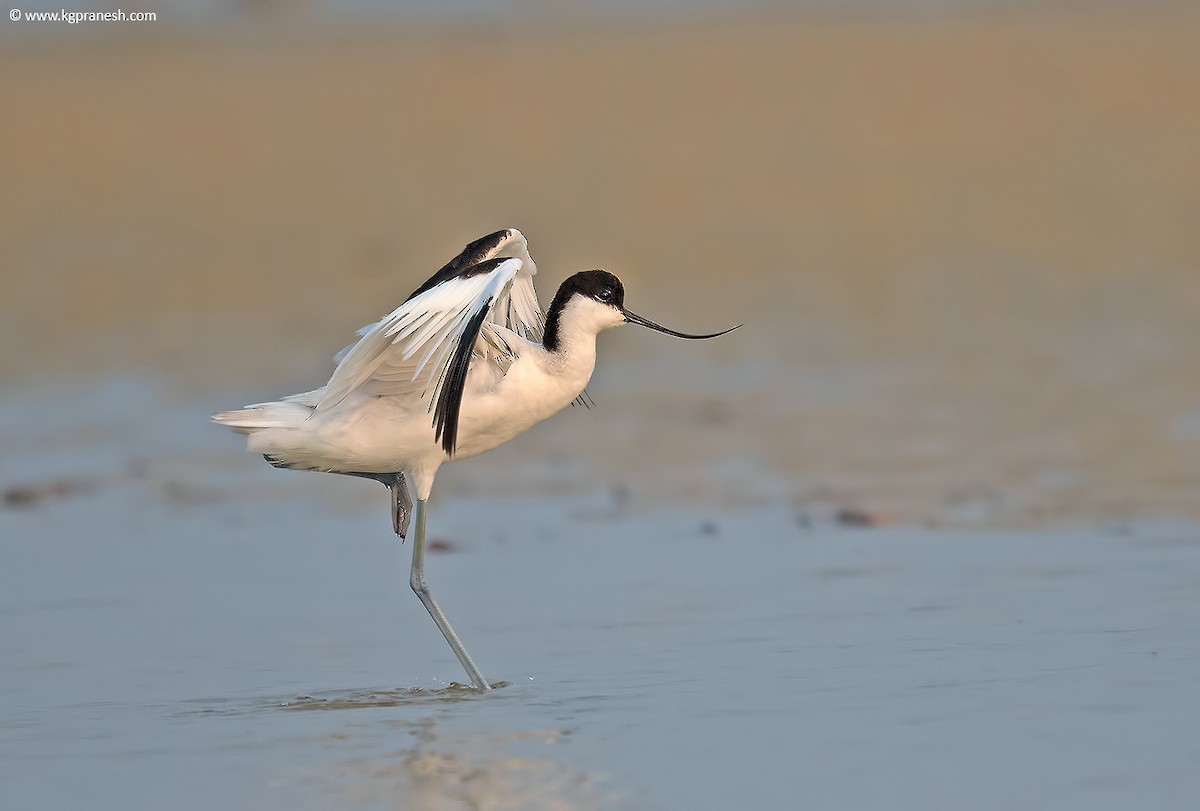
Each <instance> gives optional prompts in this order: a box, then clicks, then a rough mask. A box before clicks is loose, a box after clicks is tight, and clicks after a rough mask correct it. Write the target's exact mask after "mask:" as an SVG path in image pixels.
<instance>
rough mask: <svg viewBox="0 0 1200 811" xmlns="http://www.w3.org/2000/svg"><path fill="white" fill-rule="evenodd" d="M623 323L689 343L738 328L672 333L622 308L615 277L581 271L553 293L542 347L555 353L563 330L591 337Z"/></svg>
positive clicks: (620, 286)
mask: <svg viewBox="0 0 1200 811" xmlns="http://www.w3.org/2000/svg"><path fill="white" fill-rule="evenodd" d="M564 322H565V324H564ZM627 323H628V324H640V325H641V326H643V327H648V328H650V329H652V330H655V331H657V332H663V333H666V334H667V335H673V336H675V337H676V338H688V339H689V340H701V339H704V338H716V337H717V336H718V335H724V334H725V333H727V332H733V330H735V329H737V328H738V327H740V326H741V324H738V326H737V327H731V328H729V329H727V330H722V331H721V332H714V333H711V334H709V335H691V334H689V333H686V332H676V331H675V330H673V329H668V328H667V327H664V326H663V325H661V324H656V323H655V322H653V321H651V320H650V319H648V318H642V317H641V316H640V315H635V314H634V313H631V312H630V311H629V310H627V309H625V285H623V284H621V280H620V279H618V278H617V277H616V276H614V275H612V274H611V273H609V272H608V271H606V270H584V271H581V272H579V273H576V274H575V275H574V276H571V277H569V278H567V279H566V281H564V282H563V283H562V284H561V285H559V287H558V292H557V293H555V294H554V301H553V302H551V304H550V309H549V310H548V311H547V313H546V336H545V345H546V348H547V349H549V350H550V351H552V352H553V351H556V350H557V349H558V347H559V343H560V341H561V339H562V331H563V330H564V329H571V330H579V331H582V332H585V333H589V334H591V335H595V334H597V333H599V332H601V331H602V330H606V329H609V328H610V327H618V326H620V325H621V324H627ZM566 325H569V326H566Z"/></svg>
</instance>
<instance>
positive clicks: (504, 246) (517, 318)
mask: <svg viewBox="0 0 1200 811" xmlns="http://www.w3.org/2000/svg"><path fill="white" fill-rule="evenodd" d="M510 258H511V259H520V260H521V269H520V271H519V272H518V273H517V275H516V277H515V278H514V279H513V283H512V284H511V285H510V286H509V287H506V288H505V289H504V291H503V292H502V293H501V294H500V297H499V298H498V299H497V300H496V302H495V305H494V306H493V307H492V310H491V312H490V313H489V315H488V318H487V322H488V323H492V324H495V325H496V326H499V327H504V328H506V329H510V330H512V331H513V332H515V333H517V334H518V335H520V336H521V337H522V338H526V339H528V340H530V341H533V342H535V343H538V342H540V341H541V340H542V331H543V329H544V328H545V326H546V314H545V313H544V312H543V311H542V307H541V305H540V304H539V303H538V299H537V293H536V292H535V291H534V289H533V277H534V276H536V275H537V264H536V263H535V262H534V261H533V257H532V256H530V255H529V243H528V242H527V241H526V239H525V235H524V234H522V233H521V232H520V231H518V230H517V229H516V228H505V229H503V230H501V231H496V232H495V233H492V234H488V235H487V236H485V237H480V238H479V239H477V240H475V241H474V242H471V243H468V244H467V246H466V247H465V248H463V249H462V251H460V252H459V254H458V256H455V257H454V258H453V259H451V260H450V261H449V262H447V263H446V264H445V265H443V266H442V268H441V270H439V271H438V272H437V273H435V274H433V275H432V276H430V277H429V279H428V280H427V281H426V282H425V283H424V284H422V285H421V286H420V287H418V288H417V289H416V290H415V291H414V292H413V294H412V295H411V296H409V297H408V301H412V300H413V299H414V298H416V297H417V296H419V295H422V294H424V293H427V292H429V291H430V290H432V289H433V288H435V287H437V286H438V285H441V284H444V283H446V282H448V281H451V280H453V279H456V278H459V277H460V276H461V275H462V274H463V273H464V272H466V271H469V270H471V269H472V268H474V267H475V266H477V265H478V264H479V263H481V262H486V261H487V260H489V259H510ZM405 303H408V302H407V301H406V302H405ZM375 326H376V325H375V324H367V325H366V326H365V327H363V328H362V329H360V330H359V331H358V334H359V336H360V337H365V336H366V335H367V333H368V332H370V331H371V330H373V329H374V328H375ZM356 345H357V344H356V343H355V344H350V345H349V346H347V347H345V348H344V349H342V351H340V352H338V353H337V354H336V355H335V356H334V358H333V362H334V363H341V362H342V361H343V360H344V359H345V357H346V355H347V354H349V352H350V350H351V349H353V348H354V347H355V346H356Z"/></svg>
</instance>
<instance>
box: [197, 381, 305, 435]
mask: <svg viewBox="0 0 1200 811" xmlns="http://www.w3.org/2000/svg"><path fill="white" fill-rule="evenodd" d="M321 393H322V392H321V390H320V389H318V390H317V391H309V392H305V393H304V394H293V395H292V396H291V397H285V398H283V399H282V400H279V401H276V402H271V403H255V404H254V405H248V406H246V407H245V408H240V409H238V410H237V411H218V412H217V413H216V414H213V415H212V420H213V422H215V423H219V424H221V425H225V426H228V427H229V428H231V429H233V430H234V431H236V432H237V433H239V434H247V435H249V434H255V433H257V432H259V431H263V430H266V429H268V428H284V429H287V428H299V427H301V426H302V425H304V422H305V420H307V419H308V418H309V417H310V416H311V415H312V413H313V408H315V407H316V404H317V402H319V401H320V399H321Z"/></svg>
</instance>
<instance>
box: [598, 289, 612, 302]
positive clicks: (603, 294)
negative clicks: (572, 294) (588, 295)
mask: <svg viewBox="0 0 1200 811" xmlns="http://www.w3.org/2000/svg"><path fill="white" fill-rule="evenodd" d="M612 297H613V291H612V290H608V289H605V290H601V291H600V292H599V293H597V294H596V298H597V299H599V300H600V301H612Z"/></svg>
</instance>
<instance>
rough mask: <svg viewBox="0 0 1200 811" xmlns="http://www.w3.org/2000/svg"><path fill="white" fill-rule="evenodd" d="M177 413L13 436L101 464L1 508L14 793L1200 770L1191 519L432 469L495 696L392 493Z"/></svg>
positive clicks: (988, 782)
mask: <svg viewBox="0 0 1200 811" xmlns="http://www.w3.org/2000/svg"><path fill="white" fill-rule="evenodd" d="M128 387H132V388H133V390H134V391H135V392H136V393H137V394H138V396H141V397H146V396H154V388H153V387H139V386H138V385H137V384H134V383H129V382H128V381H127V382H126V383H125V384H123V385H116V384H113V385H110V386H109V387H108V388H106V389H102V390H101V391H100V392H99V393H96V392H93V393H91V394H90V395H86V396H85V399H86V398H87V397H90V398H91V399H90V400H89V402H90V403H91V404H92V405H93V409H92V411H93V413H99V414H103V413H104V408H103V406H102V405H100V404H101V403H103V402H105V401H109V402H111V404H112V409H113V414H114V415H116V414H119V413H121V411H122V409H121V403H122V402H123V397H122V396H120V394H119V393H120V392H121V391H123V390H125V389H126V388H128ZM31 402H37V401H36V398H35V399H34V400H25V401H23V402H13V401H12V400H11V398H10V400H9V401H8V403H7V406H6V412H5V413H6V415H7V416H9V417H13V416H15V415H16V414H17V413H18V412H19V411H20V410H21V409H23V408H27V407H28V406H29V404H30V403H31ZM40 405H42V406H45V407H46V410H45V412H44V413H43V415H42V418H43V422H44V424H45V425H47V426H48V427H49V429H52V430H53V432H54V433H59V432H58V431H57V429H54V416H53V412H52V410H51V409H49V408H48V406H49V401H42V402H40ZM162 413H164V414H166V415H167V416H165V417H163V425H162V427H161V430H160V431H156V430H155V429H154V428H153V426H151V428H150V429H149V430H147V431H146V432H145V433H144V434H142V435H141V438H140V439H136V440H131V439H130V437H129V436H122V432H121V431H120V427H119V426H120V419H119V418H118V417H116V416H110V417H109V418H108V421H107V422H105V423H104V425H105V428H104V430H99V429H97V431H96V432H95V433H94V434H93V433H90V432H88V431H87V430H85V428H86V426H85V427H83V428H81V429H80V431H79V435H77V436H75V437H63V438H62V439H60V441H59V444H58V447H57V448H53V447H52V446H53V443H51V442H49V441H48V440H47V438H46V437H39V436H37V435H36V432H35V433H34V434H31V435H29V436H28V441H27V444H26V445H25V446H22V444H21V442H20V441H19V440H18V439H17V438H16V437H14V436H12V435H10V436H9V437H8V443H7V447H8V453H6V454H5V457H4V471H3V472H4V473H5V475H6V477H7V478H8V479H9V480H11V479H12V478H13V475H14V470H16V469H22V470H26V471H27V472H28V475H30V476H33V475H35V472H34V471H33V470H31V467H32V466H33V461H32V459H33V457H34V455H35V450H37V455H38V456H39V458H41V459H42V460H43V466H44V467H45V468H46V469H47V470H49V469H52V468H55V467H57V468H58V469H60V470H61V469H64V467H65V465H66V462H67V461H68V460H72V459H74V460H78V462H77V464H76V465H75V469H76V470H77V471H78V475H77V477H76V479H75V480H74V482H75V484H74V485H72V486H69V487H63V488H59V489H57V490H55V489H51V490H48V491H45V494H44V498H42V499H41V500H36V499H30V501H29V503H22V504H10V505H8V507H7V508H6V509H3V510H0V537H2V538H3V539H4V540H3V550H2V551H3V555H4V560H5V565H4V566H3V567H0V595H2V597H0V640H2V641H3V649H4V651H5V654H4V668H3V674H4V677H3V681H4V702H3V709H2V712H0V801H2V802H0V804H3V805H4V806H5V807H13V808H63V809H69V808H84V807H86V808H93V809H107V808H111V809H122V808H129V807H159V806H167V805H169V806H171V807H181V808H213V807H235V808H236V807H243V808H258V809H263V808H294V807H314V808H322V807H329V806H330V805H339V806H344V807H362V808H392V807H395V808H431V809H440V808H479V807H482V808H509V807H512V808H596V807H615V808H662V807H678V808H685V807H686V808H702V807H741V806H747V805H749V806H752V807H762V808H770V807H812V808H847V807H853V808H896V807H926V808H947V809H949V808H961V807H963V803H964V798H969V800H968V801H967V802H968V804H969V805H970V806H971V807H974V808H997V809H999V808H1013V807H1040V808H1055V809H1063V808H1079V809H1084V808H1087V809H1095V808H1126V807H1129V806H1130V805H1133V804H1138V805H1143V806H1149V807H1156V808H1172V807H1177V808H1183V807H1187V805H1188V803H1189V802H1190V798H1191V797H1193V796H1194V792H1195V790H1196V789H1197V788H1200V783H1198V782H1197V778H1196V775H1195V770H1194V764H1195V763H1196V762H1197V758H1198V757H1200V739H1198V738H1197V736H1196V735H1195V730H1196V729H1197V728H1198V727H1200V704H1198V703H1197V702H1196V700H1195V673H1196V672H1197V668H1198V667H1200V638H1198V637H1197V636H1196V634H1195V628H1196V627H1197V626H1198V624H1200V606H1198V605H1197V603H1196V601H1195V599H1194V595H1195V593H1196V588H1197V586H1200V528H1198V527H1196V526H1195V525H1191V524H1154V523H1134V524H1129V523H1126V524H1111V525H1106V524H1100V525H1096V526H1085V527H1081V528H1076V529H1071V528H1063V529H1056V530H1040V531H1028V532H1008V533H1001V532H951V531H930V530H927V529H921V528H910V527H898V526H896V527H893V526H877V527H873V528H853V527H847V526H840V525H837V524H836V523H832V522H828V521H822V520H820V519H817V520H813V519H812V518H811V517H810V516H808V515H806V514H804V513H802V512H801V511H799V510H798V509H797V508H795V507H793V506H789V505H787V504H785V503H781V502H779V501H764V503H762V504H760V505H758V506H749V507H735V506H730V505H727V504H709V505H705V504H696V505H692V506H674V507H666V506H660V507H649V508H646V507H640V506H632V507H631V506H630V505H629V503H628V502H627V501H625V500H623V499H621V498H619V497H614V495H613V494H612V493H609V492H606V491H597V490H596V489H595V488H592V489H588V488H582V489H581V490H580V491H579V492H577V493H575V494H574V495H572V496H561V497H554V498H545V497H540V496H528V497H524V498H505V499H487V498H480V497H478V496H471V495H463V494H457V495H448V496H442V497H440V498H439V497H437V496H435V502H434V504H433V505H432V507H431V528H430V532H431V537H432V538H434V539H439V540H441V541H443V542H444V546H445V547H446V548H447V549H448V550H449V551H446V552H444V553H441V554H435V555H433V556H432V557H431V558H430V561H429V564H428V570H429V577H430V582H431V585H432V587H433V590H434V593H435V595H437V597H438V598H439V600H440V601H441V602H442V604H443V606H444V607H445V608H446V610H447V613H448V614H449V615H450V617H451V619H452V620H453V621H454V622H455V624H456V626H457V628H458V630H459V632H460V634H461V635H462V636H463V638H464V640H465V642H466V643H467V645H468V646H469V648H470V649H471V651H472V653H473V655H474V656H475V658H476V659H477V660H478V661H479V663H480V665H481V667H482V668H483V670H484V672H485V674H487V675H488V676H489V677H490V678H491V679H492V680H494V681H495V682H497V683H500V686H499V688H498V689H496V690H494V691H492V692H490V693H488V694H486V695H478V694H475V693H474V692H473V691H471V690H469V689H466V688H461V687H458V686H457V685H456V684H455V682H456V681H457V680H462V679H464V676H463V674H462V673H461V672H460V670H459V666H458V664H457V662H456V661H455V660H454V658H453V656H452V654H451V653H450V651H449V649H448V648H447V646H446V645H445V643H444V641H443V640H442V639H441V637H440V636H439V635H438V633H437V631H436V629H435V628H434V626H433V624H432V623H431V622H430V621H429V619H428V617H427V616H426V615H425V614H424V612H423V610H422V608H421V606H420V604H419V603H418V601H417V600H416V598H415V597H414V596H413V595H412V594H411V593H410V592H409V590H408V587H407V577H406V572H407V563H408V561H407V555H408V552H409V549H408V547H406V546H401V545H400V544H399V543H398V542H397V541H396V539H395V538H394V537H393V536H392V535H391V534H390V531H389V526H388V522H387V516H386V498H385V494H384V492H383V490H382V488H378V487H377V486H375V485H374V484H373V483H371V482H359V481H353V480H341V479H336V478H334V477H323V476H314V475H311V474H283V473H279V472H277V471H274V470H271V469H269V468H267V467H266V466H265V465H260V464H256V463H255V460H253V459H252V458H249V457H246V456H244V455H241V454H239V453H238V452H236V450H234V449H232V448H229V449H225V450H227V451H228V452H223V453H218V452H216V451H214V450H212V449H207V448H206V444H211V439H212V437H211V436H209V435H207V434H206V433H205V432H207V431H209V430H216V429H210V428H208V426H205V425H204V424H203V420H202V417H203V415H202V413H201V410H200V408H199V407H197V406H192V405H186V406H182V407H179V408H177V409H175V410H171V409H170V408H165V409H163V411H162ZM9 424H11V423H9ZM186 426H195V430H194V431H193V430H192V429H191V428H188V427H186ZM166 436H174V437H175V439H174V440H173V441H172V442H171V443H168V444H164V439H163V438H164V437H166ZM216 444H218V445H220V443H216ZM130 446H132V450H130ZM154 447H158V449H159V451H160V453H161V454H162V456H161V458H156V457H154V456H152V455H149V452H150V451H151V450H152V448H154ZM48 448H49V450H48ZM143 453H146V454H147V455H146V456H145V457H142V456H141V454H143ZM121 460H123V461H121ZM105 468H107V469H109V470H110V471H111V470H114V469H115V470H117V471H118V472H117V473H111V472H110V473H108V474H102V473H100V472H99V471H101V470H102V469H105ZM449 478H452V477H449ZM84 484H86V485H87V486H82V485H84ZM450 489H451V492H452V491H453V488H450Z"/></svg>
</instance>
